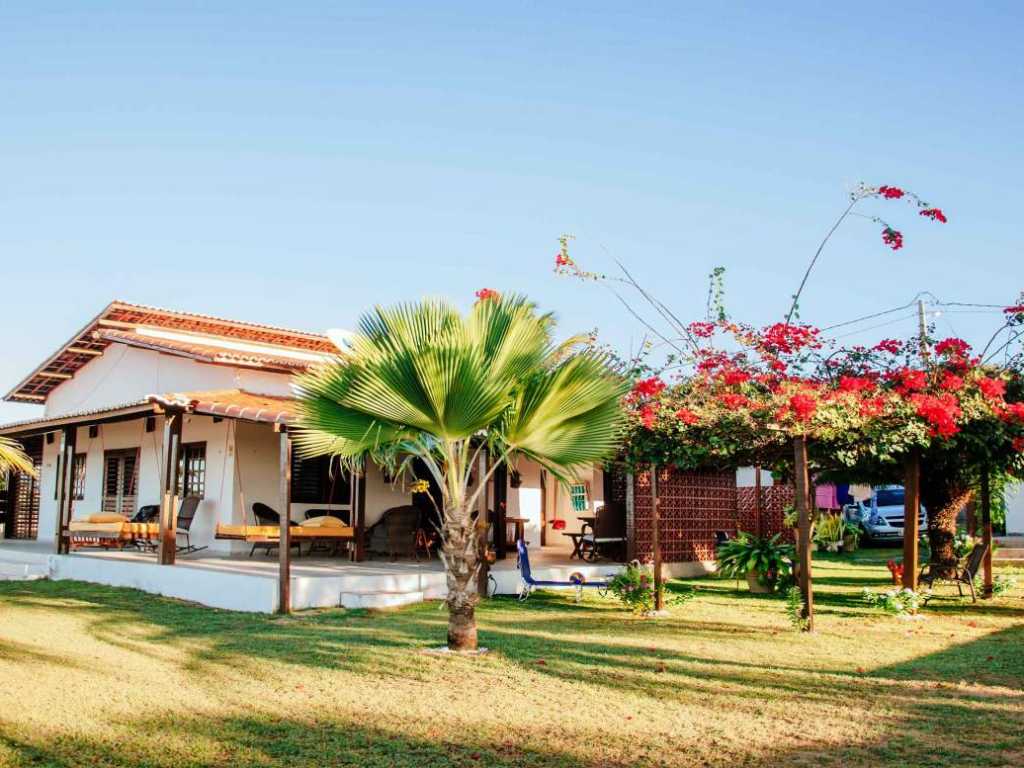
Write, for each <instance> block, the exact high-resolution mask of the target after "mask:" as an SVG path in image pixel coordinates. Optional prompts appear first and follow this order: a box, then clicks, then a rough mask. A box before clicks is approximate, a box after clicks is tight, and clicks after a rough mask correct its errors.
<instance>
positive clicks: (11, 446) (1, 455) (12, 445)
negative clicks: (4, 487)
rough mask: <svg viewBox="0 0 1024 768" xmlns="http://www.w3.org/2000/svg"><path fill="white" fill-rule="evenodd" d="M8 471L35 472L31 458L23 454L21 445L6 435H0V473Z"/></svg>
mask: <svg viewBox="0 0 1024 768" xmlns="http://www.w3.org/2000/svg"><path fill="white" fill-rule="evenodd" d="M8 472H24V473H25V474H28V475H34V474H35V473H36V471H35V467H34V466H32V460H31V459H30V458H29V457H28V456H26V455H25V452H24V451H23V450H22V448H21V446H20V445H19V444H18V443H17V442H15V441H14V440H11V439H10V438H7V437H0V475H4V474H6V473H8Z"/></svg>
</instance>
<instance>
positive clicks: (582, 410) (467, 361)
mask: <svg viewBox="0 0 1024 768" xmlns="http://www.w3.org/2000/svg"><path fill="white" fill-rule="evenodd" d="M477 295H478V297H480V300H479V301H477V303H476V304H475V305H474V306H473V309H472V311H471V312H470V313H469V314H468V316H462V315H461V314H460V313H459V312H458V311H457V310H456V309H455V308H454V307H452V306H451V305H450V304H448V303H447V302H444V301H440V300H425V301H423V302H420V303H418V304H403V305H399V306H397V307H391V308H380V307H378V308H376V309H375V310H374V311H373V312H371V313H369V314H367V315H365V316H364V317H363V318H362V320H361V321H360V323H359V327H358V331H357V332H356V333H355V335H354V336H353V337H351V338H349V339H348V340H347V341H346V343H345V344H344V347H345V348H344V349H343V350H342V352H341V354H339V355H338V357H337V358H336V359H335V360H333V361H332V362H330V363H326V364H324V365H321V366H318V367H316V368H314V369H313V370H311V371H310V372H309V373H306V374H304V375H302V376H301V377H299V378H298V379H297V380H296V384H295V389H296V392H297V395H298V397H299V403H298V413H299V425H300V426H299V429H298V430H297V432H296V438H295V439H296V445H297V447H298V450H299V452H300V453H301V454H302V455H305V456H314V455H323V454H329V455H334V456H337V457H339V458H340V459H341V460H342V461H344V462H346V463H347V464H348V465H349V466H351V467H352V468H354V469H358V468H359V467H360V466H361V465H362V463H363V462H364V461H365V460H366V459H367V458H369V459H371V460H373V461H374V462H376V463H377V464H379V465H381V466H383V467H386V468H388V469H389V471H390V472H392V473H393V474H394V475H395V476H396V477H397V476H400V475H402V474H411V473H412V472H413V461H414V460H416V459H419V460H421V461H422V463H423V465H425V466H426V467H427V470H428V471H429V473H430V474H431V475H432V476H433V479H434V480H435V481H436V482H437V484H438V486H440V489H441V497H442V502H441V509H440V512H441V521H442V522H441V530H440V534H441V556H442V558H443V560H444V564H445V568H446V570H447V577H448V579H447V580H448V598H447V606H448V612H449V613H448V615H449V620H448V647H449V648H450V649H452V650H459V651H467V650H475V649H476V647H477V637H476V634H477V633H476V619H475V615H474V609H475V606H476V604H477V601H478V599H479V597H478V595H477V593H476V585H475V581H476V575H477V571H478V569H479V567H480V561H481V555H482V553H481V552H480V547H479V537H478V534H477V525H478V524H480V525H483V524H484V522H483V521H478V520H477V514H476V509H477V506H478V502H479V496H480V493H481V491H482V489H483V488H484V487H485V485H486V483H487V481H488V480H489V479H490V476H491V475H492V474H493V472H494V469H495V467H497V466H498V465H499V464H500V463H503V462H504V463H509V462H514V461H515V460H517V459H518V458H520V457H523V458H527V459H530V460H532V461H535V462H537V463H538V464H540V465H541V466H542V467H544V468H546V469H547V470H548V471H549V472H550V473H551V474H552V475H553V476H554V477H555V478H557V479H559V480H560V481H563V482H567V481H568V480H569V479H570V478H571V477H572V476H573V475H574V473H575V472H576V471H578V470H579V469H582V468H584V467H586V466H588V465H591V464H593V463H595V462H599V461H602V460H604V459H607V458H609V457H610V456H611V455H612V454H613V453H614V451H615V449H616V446H617V444H618V440H619V432H620V422H621V408H620V400H621V397H622V395H623V394H624V392H625V384H624V383H623V381H622V380H621V378H620V377H619V376H617V375H616V374H615V372H614V371H613V370H612V368H611V367H610V366H609V361H608V359H607V358H606V357H605V356H603V355H601V354H599V353H597V352H594V351H592V350H589V349H587V348H583V349H576V346H578V344H579V340H578V339H574V340H573V343H572V344H570V345H561V346H556V345H555V344H554V343H553V342H552V331H553V329H554V320H553V317H552V316H551V315H550V314H539V313H538V312H537V310H536V307H535V306H534V305H533V304H532V303H530V302H528V301H527V300H526V299H525V298H523V297H521V296H511V297H507V298H503V297H501V296H499V295H498V294H497V293H495V292H493V291H481V292H480V293H478V294H477ZM485 450H486V451H488V452H489V454H490V456H491V457H492V461H491V462H490V463H489V465H488V468H487V469H486V470H485V471H478V470H479V469H480V466H479V465H480V461H479V459H480V457H481V455H482V452H483V451H485ZM474 472H477V475H478V479H477V480H476V482H473V481H472V479H471V478H472V476H473V474H474Z"/></svg>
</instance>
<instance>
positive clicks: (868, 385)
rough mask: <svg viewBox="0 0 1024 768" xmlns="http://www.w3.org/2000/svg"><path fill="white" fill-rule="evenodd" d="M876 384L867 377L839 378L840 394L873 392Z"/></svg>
mask: <svg viewBox="0 0 1024 768" xmlns="http://www.w3.org/2000/svg"><path fill="white" fill-rule="evenodd" d="M876 386H877V385H876V384H875V382H874V380H873V379H870V378H868V377H867V376H840V377H839V391H840V392H865V393H867V392H874V391H875V389H876Z"/></svg>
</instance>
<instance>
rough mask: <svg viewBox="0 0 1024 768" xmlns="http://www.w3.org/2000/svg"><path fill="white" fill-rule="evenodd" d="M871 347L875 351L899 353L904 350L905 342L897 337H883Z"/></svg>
mask: <svg viewBox="0 0 1024 768" xmlns="http://www.w3.org/2000/svg"><path fill="white" fill-rule="evenodd" d="M871 349H872V350H873V351H875V352H888V353H889V354H890V355H898V354H899V353H900V352H901V351H902V350H903V342H901V341H899V340H897V339H882V340H881V341H880V342H878V343H877V344H875V346H873V347H872V348H871Z"/></svg>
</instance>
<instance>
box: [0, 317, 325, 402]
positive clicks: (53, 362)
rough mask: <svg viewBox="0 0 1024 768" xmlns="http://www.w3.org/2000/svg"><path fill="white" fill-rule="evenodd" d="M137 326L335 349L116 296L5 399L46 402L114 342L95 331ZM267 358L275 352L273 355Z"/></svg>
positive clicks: (283, 332)
mask: <svg viewBox="0 0 1024 768" xmlns="http://www.w3.org/2000/svg"><path fill="white" fill-rule="evenodd" d="M139 326H145V327H148V328H162V329H167V330H170V331H176V332H185V333H194V334H205V335H210V336H217V337H221V338H225V339H229V340H234V341H237V342H249V343H254V344H261V345H267V346H271V347H273V346H278V347H285V348H288V349H290V350H300V351H304V352H307V353H309V352H311V353H314V354H335V353H336V352H337V348H336V347H335V346H334V344H333V343H332V342H331V340H330V339H328V338H327V337H326V336H324V335H323V334H319V333H309V332H306V331H296V330H292V329H288V328H277V327H274V326H270V325H261V324H258V323H247V322H240V321H236V320H227V319H224V318H220V317H214V316H212V315H201V314H196V313H193V312H180V311H176V310H169V309H159V308H157V307H148V306H145V305H142V304H129V303H127V302H123V301H114V302H111V303H110V304H109V305H108V306H107V307H106V308H104V310H103V311H102V312H100V313H99V314H98V315H96V317H94V318H93V319H92V320H90V321H89V322H88V323H87V324H86V325H85V326H84V327H83V328H82V329H80V330H79V331H78V332H77V333H76V334H75V335H74V336H72V337H71V339H69V340H68V341H67V342H66V343H65V344H64V345H63V346H61V347H60V349H58V350H57V351H56V352H55V353H54V354H52V355H51V356H50V357H49V358H47V359H46V360H45V361H44V362H43V363H42V364H41V365H40V366H38V367H37V368H36V369H35V370H34V371H33V372H32V373H30V374H29V375H28V376H27V377H26V378H25V379H23V380H22V381H21V382H20V383H19V384H17V385H16V386H15V387H14V388H13V389H12V390H11V391H10V392H8V393H7V395H6V396H5V398H4V399H5V400H11V401H14V402H22V403H37V404H38V403H42V402H45V401H46V398H47V397H48V396H49V394H50V392H52V391H53V390H54V389H55V388H56V387H58V386H60V384H61V383H63V382H64V381H66V380H67V379H70V378H71V377H72V376H74V374H75V372H76V371H78V370H79V369H80V368H82V367H83V366H85V365H86V364H88V363H89V362H90V361H91V360H92V359H93V358H95V357H97V356H99V355H101V354H102V353H103V351H104V350H105V349H106V348H107V347H108V346H109V345H110V344H112V343H114V340H113V339H112V338H109V337H104V335H103V334H102V333H99V335H97V334H98V332H101V331H102V332H109V331H115V330H120V331H128V332H133V331H134V330H135V329H136V328H138V327H139ZM167 351H170V350H167ZM268 357H273V354H269V355H268ZM241 360H242V358H241V357H238V358H236V362H241ZM282 367H288V366H282Z"/></svg>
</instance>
